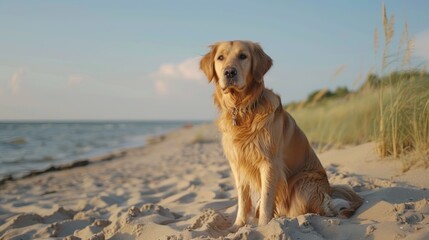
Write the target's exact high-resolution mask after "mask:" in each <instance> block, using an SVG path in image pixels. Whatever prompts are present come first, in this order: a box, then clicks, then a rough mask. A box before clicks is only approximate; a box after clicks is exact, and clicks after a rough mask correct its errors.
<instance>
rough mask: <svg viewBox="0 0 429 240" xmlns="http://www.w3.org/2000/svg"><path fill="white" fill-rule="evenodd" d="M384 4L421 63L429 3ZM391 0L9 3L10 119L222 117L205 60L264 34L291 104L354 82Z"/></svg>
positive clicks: (1, 55)
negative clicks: (213, 50) (216, 47)
mask: <svg viewBox="0 0 429 240" xmlns="http://www.w3.org/2000/svg"><path fill="white" fill-rule="evenodd" d="M385 3H386V5H387V10H388V13H389V15H390V14H391V13H394V14H395V39H396V40H394V41H396V42H398V41H399V39H400V35H401V32H402V28H403V25H404V22H405V20H406V21H407V22H408V26H409V35H410V36H411V37H413V38H414V40H415V49H414V56H415V61H416V62H419V63H420V62H425V61H427V60H429V14H427V10H428V9H429V2H428V1H423V0H419V1H385ZM381 6H382V2H381V1H371V0H365V1H353V2H350V1H272V2H268V1H267V2H264V3H262V1H223V0H218V1H202V0H201V1H190V0H185V1H1V2H0V30H1V37H0V120H13V119H19V120H25V119H33V120H34V119H39V120H40V119H72V120H75V119H92V120H94V119H132V120H144V119H152V120H153V119H214V118H215V116H216V110H215V108H214V106H213V105H212V91H213V86H211V85H209V84H207V81H206V79H205V78H204V76H203V75H202V73H201V72H200V71H199V69H198V60H199V58H200V57H201V56H202V55H204V54H205V53H206V52H207V50H208V48H207V46H208V45H210V44H211V43H213V42H216V41H220V40H233V39H246V40H252V41H255V42H259V43H260V44H261V45H262V46H263V48H264V50H265V51H266V52H267V54H268V55H270V56H271V57H272V58H273V60H274V66H273V67H272V69H271V70H270V71H269V73H268V74H267V75H266V77H265V82H266V86H267V87H269V88H273V89H274V91H275V92H277V93H278V94H280V96H281V97H282V100H283V103H287V102H290V101H293V100H301V99H304V98H305V97H306V96H307V95H308V93H310V92H311V91H314V90H315V89H320V88H324V87H328V88H331V89H334V88H335V87H337V86H340V85H341V86H342V85H345V86H348V87H349V88H352V89H353V88H356V87H358V84H357V83H356V82H358V83H359V82H362V81H363V77H364V76H365V75H366V74H367V73H368V71H369V70H370V69H372V68H374V66H375V62H376V61H375V60H374V59H375V57H374V47H373V34H374V29H375V28H376V27H378V29H379V30H381V29H382V27H381ZM380 36H382V34H381V32H380ZM392 49H395V48H392ZM341 66H344V70H343V71H342V72H341V74H340V75H338V76H337V77H336V78H335V79H333V77H332V75H333V74H334V73H335V71H336V70H337V69H338V68H339V67H341ZM359 76H362V77H361V78H359Z"/></svg>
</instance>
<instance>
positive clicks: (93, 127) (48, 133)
mask: <svg viewBox="0 0 429 240" xmlns="http://www.w3.org/2000/svg"><path fill="white" fill-rule="evenodd" d="M199 123H202V122H199V121H186V122H185V121H37V122H0V180H2V179H5V178H10V177H13V178H19V177H22V176H25V175H26V174H28V173H30V172H32V171H42V170H44V169H47V168H49V167H51V166H61V165H66V164H70V163H72V162H74V161H77V160H82V159H87V158H91V157H97V156H102V155H107V154H109V153H110V152H114V151H117V150H124V149H129V148H134V147H140V146H144V145H145V144H146V140H147V138H148V137H149V136H154V135H160V134H165V133H167V132H169V131H172V130H174V129H177V128H180V127H183V126H185V125H187V126H189V125H194V124H199Z"/></svg>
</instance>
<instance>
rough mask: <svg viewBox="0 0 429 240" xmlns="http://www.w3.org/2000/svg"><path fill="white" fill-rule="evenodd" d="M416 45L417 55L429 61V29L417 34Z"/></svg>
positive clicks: (415, 51)
mask: <svg viewBox="0 0 429 240" xmlns="http://www.w3.org/2000/svg"><path fill="white" fill-rule="evenodd" d="M414 46H415V48H414V53H415V54H416V56H419V57H421V58H423V59H425V60H426V61H429V30H426V31H423V32H421V33H419V34H417V36H416V38H415V44H414Z"/></svg>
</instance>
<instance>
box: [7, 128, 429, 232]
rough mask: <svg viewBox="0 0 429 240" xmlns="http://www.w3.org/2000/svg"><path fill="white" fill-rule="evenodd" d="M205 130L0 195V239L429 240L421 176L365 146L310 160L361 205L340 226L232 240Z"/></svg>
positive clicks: (308, 225) (214, 143) (218, 151)
mask: <svg viewBox="0 0 429 240" xmlns="http://www.w3.org/2000/svg"><path fill="white" fill-rule="evenodd" d="M219 138H220V136H219V133H218V132H217V130H216V128H215V126H214V125H212V124H207V125H201V126H195V127H192V128H186V129H185V128H182V129H179V130H176V131H173V132H171V133H169V134H167V135H165V136H164V137H162V138H157V139H154V140H153V141H151V144H150V145H148V146H146V147H143V148H137V149H132V150H128V151H126V152H125V153H124V154H121V155H118V156H117V157H116V158H115V159H113V160H111V161H99V162H97V163H93V164H89V165H87V166H83V167H79V168H72V169H67V170H63V171H56V172H47V173H44V174H42V175H37V176H32V177H29V178H26V179H20V180H15V181H9V182H6V183H5V184H3V185H1V186H0V239H64V238H65V239H193V238H195V239H216V238H217V239H429V191H428V190H427V188H429V174H428V173H429V171H428V170H427V169H411V170H410V171H408V172H406V173H405V174H404V173H402V171H401V170H402V168H401V164H400V162H397V161H386V160H380V159H379V158H378V157H377V155H376V154H375V152H374V144H373V143H368V144H363V145H360V146H351V147H347V148H344V149H340V150H331V151H328V152H325V153H322V154H320V155H319V157H320V158H321V161H322V164H323V165H324V166H325V168H326V170H327V172H328V175H329V180H330V182H331V183H333V184H348V185H350V186H352V187H353V188H354V189H355V190H356V191H357V192H358V193H359V194H360V195H361V196H362V197H363V198H364V199H365V202H364V204H363V206H362V207H360V208H359V210H358V211H357V212H356V213H355V214H354V215H353V216H352V217H351V218H350V219H338V218H327V217H321V216H318V215H315V214H306V215H302V216H299V217H297V218H287V217H284V218H276V219H272V220H271V222H270V223H269V224H268V225H265V226H257V225H255V224H248V225H246V226H244V227H242V228H240V229H239V231H238V232H236V233H229V232H228V231H227V230H226V229H227V228H228V227H229V226H230V225H231V223H232V222H233V221H234V218H235V214H236V208H237V194H236V191H235V188H234V183H233V177H232V175H231V171H230V169H229V165H228V162H227V160H226V159H225V158H224V156H223V153H222V148H221V146H220V144H219Z"/></svg>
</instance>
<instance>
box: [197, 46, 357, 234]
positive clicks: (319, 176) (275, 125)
mask: <svg viewBox="0 0 429 240" xmlns="http://www.w3.org/2000/svg"><path fill="white" fill-rule="evenodd" d="M271 65H272V60H271V58H270V57H269V56H268V55H267V54H265V53H264V51H263V50H262V48H261V47H260V46H259V44H256V43H253V42H249V41H229V42H220V43H216V44H214V45H212V46H211V51H210V52H209V53H207V54H206V55H205V56H204V57H203V58H202V59H201V62H200V68H201V70H202V71H203V72H204V73H205V74H206V76H207V78H208V80H209V82H211V81H214V83H215V92H214V102H215V105H216V106H217V107H218V108H219V110H220V116H219V119H218V122H217V124H218V127H219V129H220V131H221V132H222V145H223V148H224V152H225V156H226V157H227V158H228V160H229V163H230V166H231V169H232V172H233V175H234V178H235V183H236V187H237V191H238V211H237V218H236V221H235V223H234V225H233V226H232V227H231V230H232V231H236V230H237V229H238V228H239V227H240V226H243V225H244V224H245V223H246V222H247V220H248V217H249V215H250V212H251V209H252V200H251V193H252V192H256V193H258V195H259V196H260V198H259V200H258V203H257V204H256V205H257V206H254V208H255V209H257V213H256V217H257V218H259V220H258V223H259V225H264V224H267V223H268V222H269V221H270V220H271V219H272V218H273V217H274V216H288V217H294V216H298V215H301V214H305V213H317V214H320V215H324V216H340V217H349V216H350V215H351V214H353V212H354V211H355V210H356V209H357V208H358V207H359V206H360V205H361V204H362V198H361V197H359V196H358V195H357V194H356V193H355V192H353V190H352V189H351V188H349V187H347V186H330V185H329V182H328V179H327V176H326V172H325V170H324V168H323V167H322V165H321V163H320V161H319V159H318V158H317V156H316V154H315V153H314V151H313V149H312V148H311V146H310V144H309V142H308V140H307V138H306V136H305V135H304V133H303V132H302V131H301V129H300V128H299V127H298V126H297V124H296V123H295V120H294V119H293V118H292V117H291V116H290V115H289V113H287V112H286V111H284V110H283V107H282V103H281V100H280V97H279V96H278V95H276V94H275V93H273V91H271V90H269V89H266V88H265V87H264V80H263V76H264V74H265V73H266V72H267V71H268V70H269V69H270V67H271ZM232 68H233V69H235V70H236V76H234V77H227V72H226V71H227V70H226V69H232ZM234 74H235V72H234Z"/></svg>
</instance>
